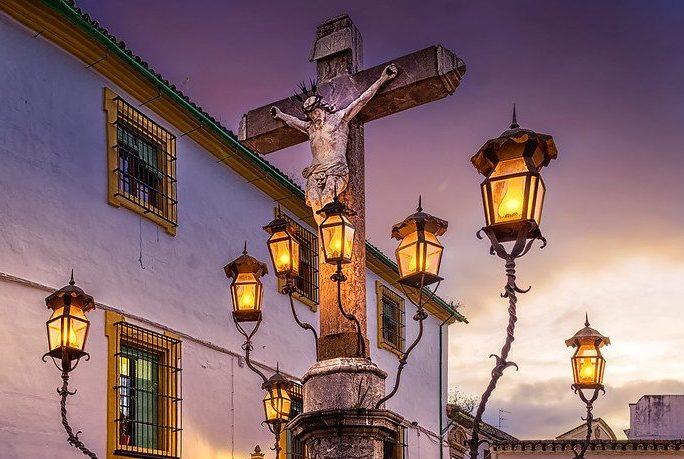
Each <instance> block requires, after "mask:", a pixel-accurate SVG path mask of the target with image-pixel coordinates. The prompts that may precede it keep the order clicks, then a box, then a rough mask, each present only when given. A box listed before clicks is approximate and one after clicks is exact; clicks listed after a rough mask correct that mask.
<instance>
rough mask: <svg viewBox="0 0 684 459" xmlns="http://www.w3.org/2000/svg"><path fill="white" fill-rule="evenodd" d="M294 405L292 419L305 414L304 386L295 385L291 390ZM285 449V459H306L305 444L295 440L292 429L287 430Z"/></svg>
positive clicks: (283, 453)
mask: <svg viewBox="0 0 684 459" xmlns="http://www.w3.org/2000/svg"><path fill="white" fill-rule="evenodd" d="M290 398H291V399H292V405H291V407H290V419H294V418H295V417H296V416H297V415H299V414H301V413H303V412H304V398H303V396H302V386H301V385H300V384H297V383H295V384H294V385H293V386H292V389H290ZM284 434H285V448H283V451H282V452H281V455H282V457H283V459H306V458H307V455H306V450H305V447H304V442H302V441H301V440H298V439H295V438H294V437H293V436H292V432H291V431H290V429H287V428H286V429H285V432H284Z"/></svg>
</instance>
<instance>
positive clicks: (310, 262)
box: [275, 209, 318, 310]
mask: <svg viewBox="0 0 684 459" xmlns="http://www.w3.org/2000/svg"><path fill="white" fill-rule="evenodd" d="M275 212H276V215H277V213H278V209H276V210H275ZM282 216H283V218H285V219H286V220H287V221H289V222H290V223H292V225H293V226H294V227H295V228H296V231H297V239H298V241H299V276H297V278H296V279H295V287H296V288H297V291H296V292H295V294H294V295H293V296H294V297H296V298H297V299H298V300H300V301H301V302H302V303H304V304H306V305H307V306H309V307H310V308H311V309H313V310H316V306H317V305H318V236H317V235H316V233H313V232H311V231H309V230H308V229H306V228H305V227H304V226H302V225H300V224H299V223H297V222H296V221H295V220H294V219H292V218H291V217H289V216H287V215H285V214H282ZM283 286H284V285H283V281H282V280H278V290H281V289H282V288H283Z"/></svg>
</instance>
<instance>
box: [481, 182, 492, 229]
mask: <svg viewBox="0 0 684 459" xmlns="http://www.w3.org/2000/svg"><path fill="white" fill-rule="evenodd" d="M481 188H482V205H483V206H484V210H485V221H486V222H487V226H489V225H491V224H492V216H491V214H490V212H489V201H490V196H489V186H488V183H487V182H485V183H483V184H482V186H481Z"/></svg>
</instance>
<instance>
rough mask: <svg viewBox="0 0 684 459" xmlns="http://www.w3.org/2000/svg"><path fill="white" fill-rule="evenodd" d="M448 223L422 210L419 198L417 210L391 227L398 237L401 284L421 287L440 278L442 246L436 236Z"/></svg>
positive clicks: (442, 232)
mask: <svg viewBox="0 0 684 459" xmlns="http://www.w3.org/2000/svg"><path fill="white" fill-rule="evenodd" d="M448 225H449V224H448V222H446V221H445V220H442V219H440V218H437V217H433V216H432V215H430V214H427V213H425V212H423V208H422V207H421V200H420V199H419V202H418V211H417V212H416V213H414V214H412V215H410V216H408V217H406V218H405V219H404V221H402V222H401V223H397V224H396V225H394V226H393V227H392V237H393V238H395V239H398V240H399V247H397V250H396V258H397V264H398V265H399V276H400V279H399V282H400V283H402V284H404V285H408V286H410V287H416V288H421V287H425V286H427V285H430V284H432V283H434V282H437V281H440V280H442V278H441V277H439V270H440V266H441V262H442V252H443V250H444V247H443V246H442V244H441V243H440V242H439V239H437V236H441V235H443V234H444V233H445V232H446V230H447V227H448Z"/></svg>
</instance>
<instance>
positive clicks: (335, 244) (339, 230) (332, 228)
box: [321, 215, 345, 258]
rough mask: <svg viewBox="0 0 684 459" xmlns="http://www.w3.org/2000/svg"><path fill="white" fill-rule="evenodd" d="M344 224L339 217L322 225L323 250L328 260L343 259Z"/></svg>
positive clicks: (329, 218)
mask: <svg viewBox="0 0 684 459" xmlns="http://www.w3.org/2000/svg"><path fill="white" fill-rule="evenodd" d="M343 232H344V223H343V222H342V218H340V216H339V215H333V216H331V217H328V218H326V219H325V221H324V222H323V224H322V225H321V233H322V234H321V237H322V238H323V249H324V250H325V254H326V256H327V257H328V258H341V257H342V252H343V250H344V242H345V241H344V234H343Z"/></svg>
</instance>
